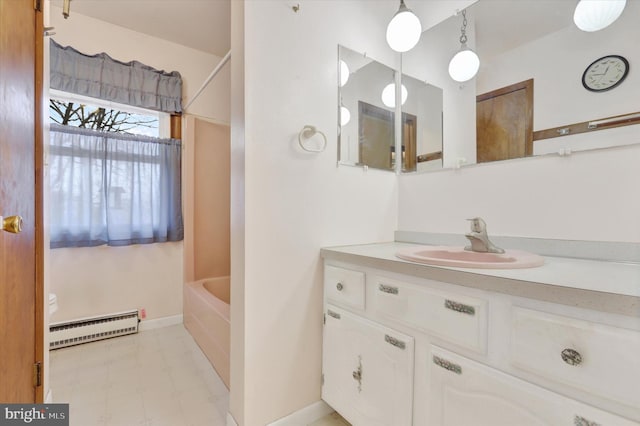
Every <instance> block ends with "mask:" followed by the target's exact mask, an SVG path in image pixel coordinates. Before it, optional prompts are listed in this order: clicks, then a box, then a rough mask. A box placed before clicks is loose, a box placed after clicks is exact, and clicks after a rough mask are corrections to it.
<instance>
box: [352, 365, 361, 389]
mask: <svg viewBox="0 0 640 426" xmlns="http://www.w3.org/2000/svg"><path fill="white" fill-rule="evenodd" d="M351 377H353V380H355V381H356V382H358V392H362V357H361V356H359V357H358V368H357V369H356V370H355V371H354V372H353V373H351Z"/></svg>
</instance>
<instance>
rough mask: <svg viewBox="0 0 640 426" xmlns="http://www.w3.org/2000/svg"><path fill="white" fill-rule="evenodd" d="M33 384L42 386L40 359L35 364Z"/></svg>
mask: <svg viewBox="0 0 640 426" xmlns="http://www.w3.org/2000/svg"><path fill="white" fill-rule="evenodd" d="M33 386H34V387H36V388H37V387H39V386H42V363H41V362H40V361H38V362H36V363H34V364H33Z"/></svg>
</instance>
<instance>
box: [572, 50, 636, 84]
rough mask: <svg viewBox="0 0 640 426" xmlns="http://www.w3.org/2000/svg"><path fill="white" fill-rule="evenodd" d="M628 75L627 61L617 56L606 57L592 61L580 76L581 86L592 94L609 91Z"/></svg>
mask: <svg viewBox="0 0 640 426" xmlns="http://www.w3.org/2000/svg"><path fill="white" fill-rule="evenodd" d="M627 74H629V61H627V60H626V59H625V58H623V57H622V56H619V55H607V56H603V57H602V58H600V59H596V60H595V61H593V62H592V63H591V64H590V65H589V66H588V67H587V69H586V70H584V73H583V74H582V85H583V86H584V88H585V89H587V90H591V91H592V92H604V91H605V90H611V89H613V88H614V87H616V86H618V85H619V84H620V83H622V82H623V81H624V79H625V78H626V77H627Z"/></svg>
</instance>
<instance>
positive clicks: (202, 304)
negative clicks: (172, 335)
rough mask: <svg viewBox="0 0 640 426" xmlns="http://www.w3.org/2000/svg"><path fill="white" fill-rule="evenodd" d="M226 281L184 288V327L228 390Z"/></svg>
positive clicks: (210, 279) (221, 279) (227, 296)
mask: <svg viewBox="0 0 640 426" xmlns="http://www.w3.org/2000/svg"><path fill="white" fill-rule="evenodd" d="M230 284H231V283H230V280H229V277H219V278H207V279H204V280H199V281H194V282H189V283H186V284H185V285H184V299H183V301H184V302H183V303H184V325H185V327H186V328H187V330H188V331H189V333H191V335H192V336H193V338H194V339H195V341H196V343H198V346H200V348H201V349H202V351H203V352H204V354H205V355H206V356H207V358H208V359H209V361H210V362H211V365H213V368H215V370H216V371H217V372H218V375H219V376H220V377H221V378H222V381H223V382H224V384H225V385H226V386H227V388H229V351H230V346H231V343H230V327H229V313H230V308H229V300H230V291H231V288H230Z"/></svg>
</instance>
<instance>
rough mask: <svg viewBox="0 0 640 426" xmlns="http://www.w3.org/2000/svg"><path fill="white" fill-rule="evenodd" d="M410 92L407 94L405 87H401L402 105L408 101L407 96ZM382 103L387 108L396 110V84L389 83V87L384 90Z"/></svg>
mask: <svg viewBox="0 0 640 426" xmlns="http://www.w3.org/2000/svg"><path fill="white" fill-rule="evenodd" d="M408 95H409V92H407V88H406V87H404V84H401V85H400V105H404V103H405V102H406V101H407V96H408ZM381 98H382V103H383V104H384V105H385V106H386V107H387V108H395V107H396V84H395V83H389V84H387V86H386V87H385V88H384V89H382V96H381Z"/></svg>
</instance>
